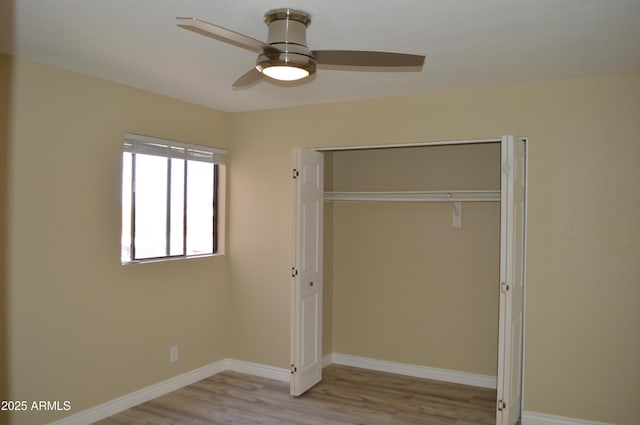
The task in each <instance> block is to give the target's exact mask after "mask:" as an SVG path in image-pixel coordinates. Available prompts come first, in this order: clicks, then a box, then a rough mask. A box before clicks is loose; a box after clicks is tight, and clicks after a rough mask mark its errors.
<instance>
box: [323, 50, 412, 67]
mask: <svg viewBox="0 0 640 425" xmlns="http://www.w3.org/2000/svg"><path fill="white" fill-rule="evenodd" d="M311 53H312V54H313V56H314V57H315V58H316V62H317V63H318V64H319V65H320V64H321V65H346V66H370V67H386V66H390V67H391V66H400V67H411V66H422V65H424V56H420V55H408V54H405V53H388V52H367V51H362V50H313V51H312V52H311Z"/></svg>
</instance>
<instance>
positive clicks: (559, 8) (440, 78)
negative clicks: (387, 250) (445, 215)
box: [0, 0, 640, 111]
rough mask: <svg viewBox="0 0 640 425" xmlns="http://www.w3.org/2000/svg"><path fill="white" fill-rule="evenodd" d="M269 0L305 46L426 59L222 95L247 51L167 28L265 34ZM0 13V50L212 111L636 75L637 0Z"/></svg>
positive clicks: (213, 5)
mask: <svg viewBox="0 0 640 425" xmlns="http://www.w3.org/2000/svg"><path fill="white" fill-rule="evenodd" d="M281 7H292V8H296V9H300V10H304V11H306V12H309V13H310V14H311V19H312V22H311V25H310V27H309V29H308V31H307V41H308V43H309V47H310V48H311V49H313V50H324V49H347V50H378V51H392V52H401V53H413V54H425V55H426V56H427V59H426V62H425V66H424V68H423V70H422V71H421V72H351V71H344V70H341V71H338V70H327V69H320V70H319V71H318V73H317V74H316V75H315V76H314V77H313V78H312V79H311V80H310V81H307V82H306V83H305V84H299V85H296V86H293V87H283V86H278V85H276V84H273V83H270V82H260V83H258V84H257V85H254V86H252V87H250V88H246V89H235V90H234V89H232V88H231V84H232V83H233V82H234V81H235V80H236V79H237V78H238V77H239V76H240V75H242V74H243V73H245V72H246V71H248V70H249V69H250V68H251V67H252V66H253V65H254V63H255V59H256V57H255V56H256V55H255V54H254V53H252V52H250V51H248V50H244V49H240V48H237V47H234V46H231V45H228V44H225V43H222V42H219V41H217V40H213V39H210V38H207V37H203V36H201V35H198V34H194V33H192V32H190V31H185V30H183V29H180V28H178V27H177V26H176V25H175V17H176V16H187V17H197V18H199V19H202V20H205V21H208V22H211V23H214V24H217V25H221V26H224V27H226V28H229V29H233V30H235V31H238V32H241V33H243V34H246V35H249V36H251V37H254V38H257V39H261V40H266V35H267V27H266V25H265V24H264V22H263V21H262V18H263V15H264V13H265V12H266V11H268V10H270V9H275V8H281ZM3 9H4V10H3ZM11 9H13V10H11ZM0 14H1V16H0V27H1V28H2V29H0V51H5V52H11V53H13V54H15V55H18V56H22V57H26V58H29V59H33V60H37V61H40V62H45V63H48V64H52V65H55V66H58V67H61V68H65V69H69V70H73V71H77V72H80V73H85V74H90V75H95V76H97V77H100V78H104V79H107V80H111V81H115V82H119V83H124V84H127V85H130V86H134V87H138V88H141V89H145V90H149V91H152V92H156V93H161V94H164V95H167V96H170V97H174V98H178V99H183V100H186V101H190V102H193V103H197V104H201V105H206V106H210V107H213V108H216V109H219V110H223V111H246V110H257V109H268V108H277V107H286V106H295V105H303V104H312V103H322V102H333V101H340V100H350V99H359V98H366V97H380V96H390V95H401V94H410V93H422V92H428V91H434V90H446V89H457V88H467V87H481V86H494V85H506V84H513V83H524V82H532V81H541V80H556V79H566V78H574V77H583V76H592V75H605V74H627V73H640V1H639V0H394V1H390V0H315V1H314V0H300V1H294V0H262V1H259V0H46V1H43V0H2V5H1V6H0Z"/></svg>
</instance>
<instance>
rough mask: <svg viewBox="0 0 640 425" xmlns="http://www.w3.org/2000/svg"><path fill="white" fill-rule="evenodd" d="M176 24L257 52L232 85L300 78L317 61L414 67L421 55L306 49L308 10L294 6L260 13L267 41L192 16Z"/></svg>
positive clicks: (320, 63) (419, 60) (338, 63)
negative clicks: (248, 69) (262, 16)
mask: <svg viewBox="0 0 640 425" xmlns="http://www.w3.org/2000/svg"><path fill="white" fill-rule="evenodd" d="M176 20H177V21H178V24H177V25H178V26H179V27H181V28H184V29H187V30H190V31H193V32H195V33H198V34H202V35H205V36H208V37H212V38H214V39H217V40H219V41H224V42H225V43H229V44H233V45H235V46H238V47H242V48H244V49H248V50H251V51H253V52H256V53H258V59H257V60H256V66H255V67H254V68H252V69H251V70H250V71H248V72H247V73H245V74H244V75H242V76H241V77H240V78H239V79H238V80H236V82H235V83H233V87H243V86H248V85H251V84H253V83H254V82H256V81H258V80H260V79H262V78H263V77H264V76H267V77H269V78H273V79H275V80H280V81H295V80H300V79H303V78H306V77H309V76H310V75H313V74H314V73H315V72H316V66H317V65H333V66H335V65H342V66H352V67H384V68H396V69H401V68H406V67H410V68H416V67H421V66H422V65H423V64H424V56H420V55H410V54H404V53H388V52H370V51H361V50H310V49H309V47H307V38H306V29H307V27H308V26H309V24H310V23H311V17H310V16H309V14H308V13H306V12H302V11H299V10H295V9H288V8H286V9H275V10H271V11H269V12H267V13H266V14H265V15H264V22H265V23H266V24H267V26H268V27H269V35H268V38H267V42H263V41H260V40H257V39H255V38H252V37H249V36H247V35H244V34H240V33H238V32H235V31H232V30H229V29H226V28H223V27H221V26H218V25H214V24H211V23H209V22H205V21H201V20H199V19H196V18H176Z"/></svg>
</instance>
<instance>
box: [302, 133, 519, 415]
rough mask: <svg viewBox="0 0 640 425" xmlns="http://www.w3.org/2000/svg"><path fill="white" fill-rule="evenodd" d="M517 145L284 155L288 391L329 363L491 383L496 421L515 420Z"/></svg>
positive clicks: (507, 141)
mask: <svg viewBox="0 0 640 425" xmlns="http://www.w3.org/2000/svg"><path fill="white" fill-rule="evenodd" d="M525 147H526V139H519V138H514V137H512V136H504V137H502V138H497V139H483V140H472V141H459V142H434V143H424V144H410V145H385V146H366V147H346V148H319V149H297V150H296V152H295V165H294V169H295V171H294V177H295V179H294V180H295V181H296V184H295V185H294V186H295V191H294V192H295V193H294V200H295V202H294V210H295V211H294V217H295V220H294V221H295V223H294V259H293V264H294V266H293V268H292V277H293V279H292V280H293V284H292V309H291V310H292V333H291V335H292V338H291V359H292V362H291V363H292V385H291V393H292V394H293V395H299V394H301V393H302V392H304V391H305V390H306V389H307V388H309V387H310V386H312V385H314V384H315V383H316V382H318V381H319V380H320V379H321V374H322V364H323V362H324V363H325V364H328V363H338V364H345V365H350V366H359V367H365V368H373V369H378V370H384V371H390V372H396V373H401V374H408V375H412V376H419V377H425V378H431V379H436V380H444V381H449V382H457V383H463V384H468V385H474V386H481V387H487V388H496V389H497V392H498V397H497V400H496V412H497V415H496V416H497V423H498V424H503V425H505V424H509V425H511V424H515V423H516V422H517V420H518V418H519V416H520V411H521V405H522V398H521V395H522V394H521V388H522V380H521V377H522V351H523V350H522V345H523V338H522V337H523V335H522V328H523V317H524V316H523V309H524V302H523V297H524V237H525V228H526V227H525V222H524V219H525V217H524V213H525V196H524V194H525V186H526V173H525V170H526V148H525ZM296 173H298V176H296Z"/></svg>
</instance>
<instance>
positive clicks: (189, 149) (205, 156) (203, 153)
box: [124, 133, 226, 164]
mask: <svg viewBox="0 0 640 425" xmlns="http://www.w3.org/2000/svg"><path fill="white" fill-rule="evenodd" d="M124 151H125V152H130V153H139V154H144V155H153V156H161V157H164V158H177V159H186V160H189V161H200V162H208V163H212V164H224V163H225V157H226V151H225V150H224V149H218V148H211V147H208V146H200V145H191V144H188V143H182V142H175V141H173V140H165V139H159V138H156V137H150V136H142V135H139V134H132V133H126V134H125V138H124Z"/></svg>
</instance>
